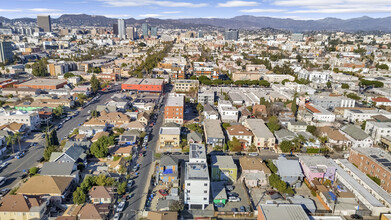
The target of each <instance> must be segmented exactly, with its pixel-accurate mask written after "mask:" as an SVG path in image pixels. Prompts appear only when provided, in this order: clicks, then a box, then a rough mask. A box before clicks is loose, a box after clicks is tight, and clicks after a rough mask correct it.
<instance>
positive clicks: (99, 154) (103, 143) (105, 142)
mask: <svg viewBox="0 0 391 220" xmlns="http://www.w3.org/2000/svg"><path fill="white" fill-rule="evenodd" d="M114 143H115V142H114V137H113V136H110V137H106V136H103V137H100V138H99V139H98V140H97V141H96V142H94V143H93V144H92V145H91V148H90V151H91V154H92V155H94V156H95V157H96V158H103V157H106V156H107V153H109V148H108V147H109V146H110V145H114Z"/></svg>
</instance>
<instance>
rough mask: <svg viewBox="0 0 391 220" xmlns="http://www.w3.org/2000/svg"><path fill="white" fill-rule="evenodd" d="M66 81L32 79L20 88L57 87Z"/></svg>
mask: <svg viewBox="0 0 391 220" xmlns="http://www.w3.org/2000/svg"><path fill="white" fill-rule="evenodd" d="M66 82H67V81H66V80H62V79H32V80H29V81H26V82H24V83H21V84H19V87H20V86H31V85H42V86H56V85H59V84H62V83H66Z"/></svg>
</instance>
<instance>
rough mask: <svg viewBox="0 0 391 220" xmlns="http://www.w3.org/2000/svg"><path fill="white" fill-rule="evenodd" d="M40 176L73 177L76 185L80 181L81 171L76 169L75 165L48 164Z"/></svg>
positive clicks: (44, 166)
mask: <svg viewBox="0 0 391 220" xmlns="http://www.w3.org/2000/svg"><path fill="white" fill-rule="evenodd" d="M39 174H40V175H42V176H63V177H72V178H74V181H75V182H76V183H78V182H79V179H80V174H79V170H77V169H75V164H74V163H58V162H46V163H44V164H43V166H42V168H41V171H40V173H39Z"/></svg>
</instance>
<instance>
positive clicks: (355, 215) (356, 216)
mask: <svg viewBox="0 0 391 220" xmlns="http://www.w3.org/2000/svg"><path fill="white" fill-rule="evenodd" d="M350 218H352V219H363V217H362V216H360V215H358V214H353V215H350Z"/></svg>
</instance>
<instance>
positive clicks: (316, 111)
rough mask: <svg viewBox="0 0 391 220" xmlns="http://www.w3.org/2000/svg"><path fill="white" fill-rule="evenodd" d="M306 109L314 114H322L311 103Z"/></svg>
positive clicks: (307, 104)
mask: <svg viewBox="0 0 391 220" xmlns="http://www.w3.org/2000/svg"><path fill="white" fill-rule="evenodd" d="M305 107H306V108H307V109H308V110H310V111H311V112H313V113H320V111H319V110H318V109H316V108H315V107H313V106H312V105H311V103H306V104H305Z"/></svg>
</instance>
